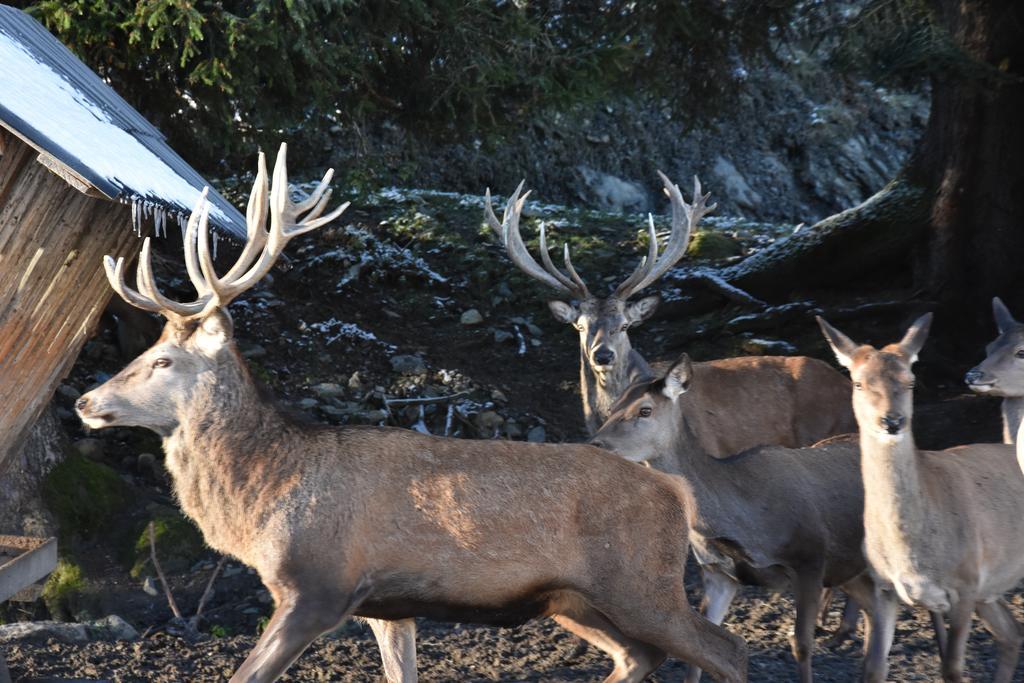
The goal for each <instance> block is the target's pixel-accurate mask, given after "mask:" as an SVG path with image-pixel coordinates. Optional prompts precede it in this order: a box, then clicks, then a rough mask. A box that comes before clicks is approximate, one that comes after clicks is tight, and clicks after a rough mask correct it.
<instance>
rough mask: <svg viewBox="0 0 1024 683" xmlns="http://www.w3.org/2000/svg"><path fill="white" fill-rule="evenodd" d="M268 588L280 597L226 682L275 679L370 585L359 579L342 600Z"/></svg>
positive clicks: (347, 611)
mask: <svg viewBox="0 0 1024 683" xmlns="http://www.w3.org/2000/svg"><path fill="white" fill-rule="evenodd" d="M271 592H272V593H274V595H275V597H280V600H279V602H278V606H277V609H275V610H274V616H273V617H272V618H271V619H270V623H269V624H267V628H266V630H265V631H263V635H262V636H260V639H259V642H257V643H256V647H254V648H253V650H252V652H250V653H249V656H248V657H246V658H245V661H244V662H242V666H241V667H239V669H238V671H236V672H235V674H234V675H233V676H232V677H231V681H230V683H271V682H272V681H276V680H277V679H278V678H279V677H280V676H281V674H283V673H284V672H285V671H286V670H287V669H288V667H289V666H291V665H292V662H294V661H295V660H296V659H298V657H299V655H300V654H302V651H303V650H305V649H306V648H307V647H309V644H310V643H312V642H313V641H314V640H315V639H316V637H317V636H319V635H320V634H322V633H324V632H326V631H329V630H331V629H332V628H335V627H336V626H337V625H338V624H340V623H341V622H342V621H343V620H344V619H346V618H347V617H348V616H349V615H350V614H351V613H352V611H353V610H354V609H355V608H356V607H358V606H359V603H361V602H362V601H363V600H364V599H365V598H366V596H367V595H368V594H369V592H370V586H369V583H365V582H362V581H361V582H360V583H359V585H358V586H357V587H356V589H355V590H354V591H353V592H352V593H350V594H349V595H348V596H347V598H346V599H342V600H331V599H330V596H324V595H299V594H298V592H296V591H294V590H289V591H281V590H277V591H274V590H272V591H271Z"/></svg>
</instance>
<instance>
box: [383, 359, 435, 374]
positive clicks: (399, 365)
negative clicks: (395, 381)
mask: <svg viewBox="0 0 1024 683" xmlns="http://www.w3.org/2000/svg"><path fill="white" fill-rule="evenodd" d="M391 369H392V370H394V371H395V372H400V373H402V374H403V375H420V374H423V373H424V372H426V371H427V364H426V362H425V361H424V360H423V359H422V358H420V357H419V356H413V355H406V354H402V355H398V356H392V357H391Z"/></svg>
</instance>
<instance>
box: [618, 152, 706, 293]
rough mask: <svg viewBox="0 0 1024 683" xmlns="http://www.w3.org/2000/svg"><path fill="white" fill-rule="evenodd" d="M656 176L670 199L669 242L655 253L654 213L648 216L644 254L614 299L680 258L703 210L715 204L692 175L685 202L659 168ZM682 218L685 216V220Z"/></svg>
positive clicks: (639, 286) (640, 286) (645, 283)
mask: <svg viewBox="0 0 1024 683" xmlns="http://www.w3.org/2000/svg"><path fill="white" fill-rule="evenodd" d="M658 177H659V178H661V182H662V183H664V185H665V194H666V195H668V198H669V201H670V202H671V203H672V231H671V233H670V234H669V239H668V244H666V245H665V250H664V251H663V252H661V255H660V256H659V255H658V238H657V235H656V234H655V231H654V217H653V216H651V215H650V214H648V216H647V237H648V240H649V241H648V245H647V256H645V257H644V258H643V259H642V260H641V261H640V265H638V266H637V268H636V270H634V271H633V273H632V274H631V275H630V276H629V277H628V278H626V279H625V281H623V283H622V284H620V285H619V286H618V287H617V288H616V289H615V294H614V295H613V296H614V297H615V298H617V299H622V300H625V299H628V298H629V297H631V296H632V295H633V294H636V293H637V292H639V291H640V290H641V289H643V288H644V287H647V286H648V285H650V284H651V283H652V282H654V281H655V280H657V279H658V278H660V277H661V276H662V275H664V274H665V272H666V271H668V270H669V269H670V268H672V266H674V265H675V264H676V262H677V261H679V259H681V258H682V257H683V255H684V254H685V253H686V247H687V245H688V244H689V243H690V235H691V234H693V230H694V228H695V227H696V226H697V224H698V223H699V222H700V219H701V218H703V217H704V216H705V215H706V214H708V213H710V212H711V211H713V210H714V208H715V207H716V206H718V204H711V205H708V203H707V201H708V199H709V198H710V197H711V195H710V194H701V187H700V180H699V179H698V178H697V176H694V177H693V204H687V203H686V201H685V200H684V199H683V193H682V192H681V191H680V190H679V186H678V185H676V184H674V183H673V182H672V181H671V180H669V179H668V176H666V175H665V174H664V173H662V172H661V171H658ZM684 219H685V220H684Z"/></svg>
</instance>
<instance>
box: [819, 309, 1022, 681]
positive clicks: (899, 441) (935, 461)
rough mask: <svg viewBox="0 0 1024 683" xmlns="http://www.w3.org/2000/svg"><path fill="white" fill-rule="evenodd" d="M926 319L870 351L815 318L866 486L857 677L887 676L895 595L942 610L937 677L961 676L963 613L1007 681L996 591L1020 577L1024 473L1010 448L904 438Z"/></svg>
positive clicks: (1014, 628)
mask: <svg viewBox="0 0 1024 683" xmlns="http://www.w3.org/2000/svg"><path fill="white" fill-rule="evenodd" d="M931 318H932V316H931V314H930V313H928V314H926V315H924V316H922V317H921V318H919V319H918V320H917V321H916V322H915V323H914V324H913V325H911V327H910V329H909V330H908V331H907V333H906V335H905V336H904V337H903V339H902V340H901V341H900V342H899V343H896V344H889V345H888V346H884V347H882V348H881V349H876V348H874V347H872V346H869V345H867V344H863V345H862V344H857V343H855V342H853V341H852V340H851V339H850V338H849V337H847V336H846V335H844V334H843V333H842V332H840V331H839V330H837V329H835V328H834V327H832V326H831V325H829V324H828V323H827V322H825V321H824V320H822V319H821V318H818V322H819V324H820V325H821V330H822V332H823V333H824V335H825V338H826V339H827V340H828V342H829V344H830V345H831V346H832V349H833V350H834V351H835V354H836V357H837V358H838V359H839V362H840V363H841V364H842V365H844V366H846V367H847V368H849V370H850V376H851V378H852V379H853V388H854V389H853V410H854V413H855V414H856V416H857V423H858V424H859V425H860V451H861V474H862V477H863V482H864V553H865V555H866V557H867V561H868V564H869V565H870V567H871V573H872V575H873V576H874V579H875V599H874V610H873V611H874V613H875V625H874V628H873V629H872V630H871V638H870V642H869V646H868V655H867V661H866V664H865V679H866V680H868V681H884V680H885V678H886V673H887V669H888V663H887V658H888V654H889V648H890V646H891V645H892V639H893V633H894V631H895V628H896V610H897V606H898V600H902V601H903V602H904V603H906V604H908V605H921V606H924V607H927V608H928V609H929V610H932V611H936V612H940V613H948V615H949V636H948V641H947V646H946V648H945V653H944V654H943V657H942V676H943V679H944V680H946V681H959V680H961V679H962V676H963V666H964V651H965V649H966V646H967V636H968V635H969V633H970V628H971V615H972V613H974V612H977V613H978V616H979V617H981V619H982V621H983V622H984V623H985V625H986V626H987V627H988V629H989V631H991V632H992V635H993V637H994V638H995V640H996V642H997V643H998V645H999V661H998V668H997V669H996V676H995V680H996V681H1000V682H1004V683H1005V682H1008V681H1010V680H1011V679H1012V678H1013V672H1014V669H1015V668H1016V665H1017V659H1018V657H1019V655H1020V645H1021V641H1022V640H1024V637H1022V635H1021V632H1020V628H1019V626H1018V624H1017V622H1016V621H1015V620H1014V618H1013V615H1012V614H1011V613H1010V611H1009V609H1007V606H1006V604H1005V603H1004V602H1003V601H1002V595H1003V594H1004V593H1005V592H1006V591H1008V590H1010V589H1011V588H1013V587H1014V586H1015V585H1017V583H1018V582H1019V581H1020V579H1021V578H1022V577H1024V552H1022V551H1021V548H1022V547H1024V527H1022V526H1021V524H1020V520H1021V519H1022V518H1024V478H1022V477H1021V474H1020V471H1019V470H1018V468H1017V463H1016V459H1015V454H1014V449H1013V447H1012V446H1009V445H1005V444H975V445H970V446H958V447H956V448H950V449H947V450H944V451H922V450H918V449H917V447H916V446H915V445H914V436H913V432H912V417H913V398H914V391H913V387H914V374H913V372H912V371H911V366H912V365H913V364H914V361H916V360H917V354H918V353H919V352H920V351H921V347H922V346H924V342H925V338H926V337H927V336H928V328H929V326H930V325H931Z"/></svg>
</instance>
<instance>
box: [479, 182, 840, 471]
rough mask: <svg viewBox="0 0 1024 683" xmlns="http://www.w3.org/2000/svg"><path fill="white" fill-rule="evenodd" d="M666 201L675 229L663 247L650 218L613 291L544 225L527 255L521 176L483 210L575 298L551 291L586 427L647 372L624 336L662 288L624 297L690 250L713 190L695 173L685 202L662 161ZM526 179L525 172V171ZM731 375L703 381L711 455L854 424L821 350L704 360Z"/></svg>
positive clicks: (508, 240)
mask: <svg viewBox="0 0 1024 683" xmlns="http://www.w3.org/2000/svg"><path fill="white" fill-rule="evenodd" d="M658 175H659V176H660V177H661V180H662V182H663V183H664V185H665V193H666V194H667V195H668V197H669V199H670V200H671V204H672V230H671V234H670V236H669V240H668V244H667V245H666V246H665V250H664V251H663V252H662V253H661V254H660V255H659V254H658V240H657V237H656V235H655V231H654V221H653V219H649V221H648V253H647V257H646V258H644V259H643V260H642V261H641V262H640V265H639V266H637V268H636V270H635V271H633V274H632V275H630V276H629V277H628V278H627V279H626V280H625V281H624V282H622V283H621V284H620V285H619V286H618V287H616V289H615V291H614V292H613V293H612V295H611V296H609V297H607V298H601V297H597V296H594V295H592V294H591V293H590V291H589V290H588V289H587V286H586V284H585V283H584V282H583V279H582V278H581V277H580V276H579V273H577V271H576V269H575V268H574V267H573V265H572V261H571V260H570V258H569V246H568V245H565V250H564V253H565V259H564V260H565V267H566V271H567V272H568V274H565V273H562V272H561V271H559V270H558V268H556V267H555V265H554V264H553V263H552V261H551V255H550V254H549V253H548V247H547V240H546V236H545V234H544V226H543V224H541V228H540V256H541V261H542V262H543V264H544V267H543V268H542V267H541V266H540V265H539V264H538V263H537V262H536V261H535V260H534V259H533V257H531V256H530V253H529V252H528V251H527V249H526V245H525V244H524V243H523V238H522V236H521V235H520V233H519V218H520V214H521V213H522V210H523V205H524V204H525V203H526V198H527V196H528V195H529V192H527V193H526V194H522V189H523V185H522V184H520V185H519V187H518V188H517V189H516V191H515V192H514V193H513V194H512V196H511V197H510V198H509V200H508V203H507V204H506V205H505V210H504V213H503V215H502V220H501V221H500V222H499V221H498V218H497V216H496V215H495V213H494V208H493V206H492V205H491V197H490V190H488V192H487V195H486V196H487V199H486V202H485V212H484V213H485V216H486V218H487V222H488V224H489V225H490V226H491V228H492V229H493V230H494V231H496V232H497V233H498V234H500V235H501V237H502V241H503V242H504V244H505V247H506V249H507V251H508V255H509V257H510V258H511V260H512V262H513V263H514V264H515V265H516V266H518V267H519V268H520V269H521V270H522V271H523V272H525V273H526V274H527V275H529V276H530V277H532V278H534V279H536V280H538V281H540V282H542V283H544V284H546V285H548V286H549V287H551V288H553V289H554V290H555V291H557V292H559V293H560V294H562V295H564V296H566V297H568V298H569V299H575V300H577V301H578V302H579V303H578V304H577V305H575V306H574V305H572V304H570V303H566V302H564V301H557V300H555V301H550V302H548V306H549V307H550V308H551V311H552V312H553V313H554V314H555V318H557V319H558V320H560V321H562V322H565V323H569V324H570V325H573V326H574V327H575V328H576V329H577V330H578V331H579V335H580V388H581V394H582V397H583V415H584V418H585V419H586V425H587V432H588V433H589V434H590V435H591V436H593V435H594V434H596V433H597V430H598V429H599V428H600V426H601V425H602V424H603V423H604V421H605V420H607V419H608V416H609V415H610V414H611V406H612V404H613V403H615V401H616V400H618V398H619V396H621V395H622V393H623V392H624V391H625V390H626V388H627V387H628V386H629V385H630V384H632V383H633V382H635V381H637V380H643V379H650V378H651V377H652V376H653V374H652V372H651V367H650V366H649V365H648V364H647V362H646V361H645V360H644V359H643V357H642V356H641V355H640V354H639V353H638V352H637V351H636V350H635V349H633V347H632V346H631V345H630V342H629V334H628V332H627V331H628V330H629V328H630V327H633V326H635V325H639V324H640V323H641V322H643V321H644V320H646V319H647V318H649V317H650V316H651V314H652V313H654V309H655V308H657V306H658V302H659V298H658V296H657V295H652V296H648V297H645V298H643V299H640V300H639V301H634V302H630V301H629V298H630V297H632V296H633V295H634V294H636V293H637V292H639V291H641V290H642V289H644V288H645V287H648V286H649V285H651V284H652V283H653V282H655V281H656V280H658V278H660V277H661V276H662V275H663V274H664V273H665V272H666V271H668V270H669V269H670V268H672V266H674V265H675V264H676V262H677V261H678V260H679V259H680V258H682V257H683V254H685V253H686V247H687V244H688V243H689V240H690V235H691V233H692V232H693V229H694V228H695V227H696V226H697V223H698V222H699V221H700V219H701V218H702V217H703V216H704V215H705V214H707V213H708V212H709V211H711V210H712V209H714V208H715V206H716V205H715V204H712V205H710V206H708V204H707V200H708V197H709V196H710V195H702V194H701V186H700V181H699V180H697V179H696V178H694V180H693V204H687V203H686V202H685V201H684V199H683V194H682V192H681V191H680V190H679V186H678V185H675V184H673V183H672V182H671V181H670V180H669V179H668V177H667V176H666V175H665V174H663V173H661V172H660V171H659V173H658ZM524 182H525V181H524ZM700 365H701V366H709V367H713V368H715V369H716V371H717V377H719V378H724V379H726V380H727V385H728V387H729V388H728V390H725V389H721V390H720V389H718V388H716V387H714V386H708V387H706V388H705V390H704V392H703V395H702V396H701V399H702V400H703V401H704V402H703V403H701V405H702V407H703V408H704V413H703V414H704V418H703V419H704V422H705V424H704V427H705V428H702V429H698V430H697V436H698V438H700V439H701V442H702V445H703V447H704V448H706V449H707V450H708V451H709V452H710V453H711V454H712V455H714V456H716V457H721V456H725V455H732V454H733V453H738V452H740V451H742V450H745V449H747V448H752V447H753V446H758V445H762V444H777V445H781V446H788V447H797V446H809V445H811V444H813V443H816V442H817V441H820V440H821V439H824V438H827V437H829V436H834V435H837V434H845V433H848V432H853V431H855V430H856V424H855V423H854V420H853V413H852V411H851V410H850V401H849V392H850V387H849V382H848V381H847V379H846V378H845V377H843V376H842V375H841V374H840V373H838V372H836V371H835V370H834V369H833V368H831V367H829V365H828V364H827V363H823V362H821V361H819V360H816V359H812V358H806V357H800V358H782V357H773V356H756V357H753V356H752V357H746V358H742V359H735V358H733V359H728V360H719V361H710V362H709V363H702V364H700Z"/></svg>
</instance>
